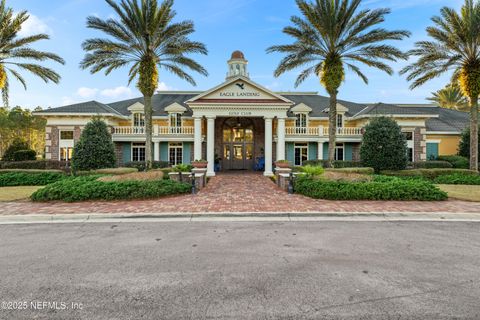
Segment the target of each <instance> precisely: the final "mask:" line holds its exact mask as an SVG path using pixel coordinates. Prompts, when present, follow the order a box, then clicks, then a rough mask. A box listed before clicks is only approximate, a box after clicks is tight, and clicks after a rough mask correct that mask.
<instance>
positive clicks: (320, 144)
mask: <svg viewBox="0 0 480 320" xmlns="http://www.w3.org/2000/svg"><path fill="white" fill-rule="evenodd" d="M317 159H318V160H323V141H318V157H317Z"/></svg>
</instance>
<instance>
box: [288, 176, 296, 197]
mask: <svg viewBox="0 0 480 320" xmlns="http://www.w3.org/2000/svg"><path fill="white" fill-rule="evenodd" d="M294 192H295V190H294V189H293V173H292V172H290V176H289V177H288V194H293V193H294Z"/></svg>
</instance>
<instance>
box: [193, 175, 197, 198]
mask: <svg viewBox="0 0 480 320" xmlns="http://www.w3.org/2000/svg"><path fill="white" fill-rule="evenodd" d="M196 193H197V183H196V181H195V172H192V194H196Z"/></svg>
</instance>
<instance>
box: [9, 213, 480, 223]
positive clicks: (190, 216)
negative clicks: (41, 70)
mask: <svg viewBox="0 0 480 320" xmlns="http://www.w3.org/2000/svg"><path fill="white" fill-rule="evenodd" d="M202 221H244V222H248V221H255V222H257V221H291V222H294V221H475V222H480V213H448V212H435V213H432V212H388V213H384V212H378V213H375V212H374V213H359V212H318V213H312V212H305V213H287V212H279V213H268V212H258V213H257V212H255V213H253V212H251V213H249V212H247V213H244V212H236V213H235V212H219V213H164V214H158V213H142V214H130V213H118V214H98V213H97V214H90V213H78V214H42V215H40V214H38V215H4V216H0V224H35V223H95V222H97V223H101V222H202Z"/></svg>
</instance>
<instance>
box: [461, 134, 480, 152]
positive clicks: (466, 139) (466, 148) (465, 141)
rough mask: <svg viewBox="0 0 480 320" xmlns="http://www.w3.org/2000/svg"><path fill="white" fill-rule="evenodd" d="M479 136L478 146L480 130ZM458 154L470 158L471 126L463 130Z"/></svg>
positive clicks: (479, 135) (479, 144)
mask: <svg viewBox="0 0 480 320" xmlns="http://www.w3.org/2000/svg"><path fill="white" fill-rule="evenodd" d="M478 138H479V139H478V146H479V147H480V130H479V132H478ZM458 155H459V156H462V157H465V158H467V159H470V128H466V129H465V130H464V131H463V132H462V137H461V138H460V144H459V146H458Z"/></svg>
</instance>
